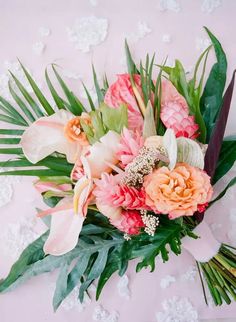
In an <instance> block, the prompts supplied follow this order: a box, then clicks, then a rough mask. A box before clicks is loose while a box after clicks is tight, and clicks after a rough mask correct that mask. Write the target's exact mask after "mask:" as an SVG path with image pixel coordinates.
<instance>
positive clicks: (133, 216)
mask: <svg viewBox="0 0 236 322" xmlns="http://www.w3.org/2000/svg"><path fill="white" fill-rule="evenodd" d="M110 222H111V224H112V225H113V226H115V227H116V228H117V229H119V230H120V231H123V232H124V233H126V234H129V235H138V234H139V233H140V228H143V227H145V225H144V223H143V221H142V217H141V215H140V212H139V211H137V210H123V211H122V212H121V216H120V217H119V218H118V219H115V220H114V219H113V220H110Z"/></svg>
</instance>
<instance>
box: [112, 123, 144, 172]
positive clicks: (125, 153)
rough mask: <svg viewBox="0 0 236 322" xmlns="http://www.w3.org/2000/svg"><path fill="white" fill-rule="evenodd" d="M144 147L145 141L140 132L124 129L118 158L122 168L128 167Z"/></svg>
mask: <svg viewBox="0 0 236 322" xmlns="http://www.w3.org/2000/svg"><path fill="white" fill-rule="evenodd" d="M143 145H144V139H143V137H142V135H141V133H140V132H138V131H136V132H133V131H129V130H128V129H126V128H125V129H124V130H123V132H122V134H121V140H120V144H119V150H118V152H117V157H118V159H119V160H120V161H121V166H122V167H123V168H125V167H126V165H127V164H129V163H130V162H132V161H133V159H134V158H135V157H136V156H137V155H138V153H139V150H140V149H141V148H142V147H143Z"/></svg>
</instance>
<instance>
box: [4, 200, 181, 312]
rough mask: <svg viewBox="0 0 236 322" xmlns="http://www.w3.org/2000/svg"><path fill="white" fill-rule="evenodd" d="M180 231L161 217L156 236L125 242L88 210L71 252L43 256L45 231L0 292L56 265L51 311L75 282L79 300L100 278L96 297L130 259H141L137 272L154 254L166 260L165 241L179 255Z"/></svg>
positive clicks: (11, 272)
mask: <svg viewBox="0 0 236 322" xmlns="http://www.w3.org/2000/svg"><path fill="white" fill-rule="evenodd" d="M52 205H55V203H53V204H52ZM181 233H183V228H182V226H181V225H179V224H176V223H175V222H174V221H169V220H167V219H165V218H163V219H161V224H160V227H158V228H157V232H156V234H155V236H153V237H151V236H149V235H147V234H140V235H137V236H134V237H133V238H132V239H131V240H130V241H126V240H124V238H123V234H122V233H121V232H119V231H118V230H116V229H115V228H114V227H113V226H111V225H110V224H109V223H108V221H107V219H106V218H105V217H104V216H102V215H101V214H99V213H95V212H92V211H89V213H88V216H87V219H86V222H85V225H84V227H83V229H82V231H81V235H80V239H79V241H78V244H77V246H76V247H75V248H74V249H73V250H72V251H70V252H68V253H67V254H65V255H62V256H52V255H45V254H44V253H43V245H44V242H45V240H46V238H47V236H48V232H47V233H45V234H44V235H42V236H41V237H40V238H39V239H38V240H36V241H35V242H33V243H32V244H30V245H29V246H28V247H27V248H26V249H25V250H24V252H23V253H22V255H21V256H20V258H19V260H18V261H17V262H16V263H15V264H14V265H13V267H12V269H11V271H10V273H9V275H8V276H7V277H6V279H5V280H2V281H1V282H0V292H5V291H8V290H11V289H13V288H15V287H16V286H18V285H20V284H22V283H23V282H25V281H26V280H28V279H30V278H31V277H33V276H36V275H39V274H43V273H45V272H50V271H53V270H55V269H57V268H59V269H60V272H59V275H58V280H57V286H56V290H55V294H54V298H53V306H54V310H56V309H57V308H58V307H59V305H60V304H61V302H62V301H63V300H64V299H65V297H66V296H68V295H69V294H70V292H71V291H72V290H73V289H74V288H75V287H76V286H77V285H80V292H79V299H80V301H82V300H83V297H84V292H86V291H87V289H88V287H89V285H90V284H91V283H92V282H93V281H94V280H95V279H99V281H98V287H97V298H98V297H99V295H100V293H101V291H102V289H103V287H104V285H105V284H106V282H107V281H108V279H109V278H110V277H111V276H112V274H113V273H114V272H116V271H119V274H120V275H122V274H124V272H125V270H126V268H127V265H128V262H129V260H131V259H134V258H140V259H141V262H140V263H139V264H138V266H137V271H139V270H140V269H141V268H143V267H147V266H150V267H151V270H153V269H154V268H155V257H156V256H157V255H158V254H159V253H161V255H162V258H163V260H164V261H165V260H168V251H167V249H166V247H167V244H168V245H169V246H170V247H171V250H172V251H173V252H174V253H175V254H177V255H178V254H179V253H180V234H181Z"/></svg>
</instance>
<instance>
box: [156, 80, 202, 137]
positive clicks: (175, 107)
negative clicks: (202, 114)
mask: <svg viewBox="0 0 236 322" xmlns="http://www.w3.org/2000/svg"><path fill="white" fill-rule="evenodd" d="M161 86H162V87H161V115H160V116H161V120H162V122H163V123H164V125H165V126H166V127H167V128H169V129H173V130H174V132H175V135H176V137H179V136H184V137H188V138H191V139H194V138H196V137H197V136H198V134H199V133H198V132H197V131H198V128H199V127H198V124H196V123H195V120H194V116H190V115H189V108H188V105H187V102H186V100H185V98H184V97H183V96H182V95H180V94H179V93H178V91H177V89H176V88H175V87H174V85H173V84H172V83H171V82H170V81H168V80H164V81H162V83H161Z"/></svg>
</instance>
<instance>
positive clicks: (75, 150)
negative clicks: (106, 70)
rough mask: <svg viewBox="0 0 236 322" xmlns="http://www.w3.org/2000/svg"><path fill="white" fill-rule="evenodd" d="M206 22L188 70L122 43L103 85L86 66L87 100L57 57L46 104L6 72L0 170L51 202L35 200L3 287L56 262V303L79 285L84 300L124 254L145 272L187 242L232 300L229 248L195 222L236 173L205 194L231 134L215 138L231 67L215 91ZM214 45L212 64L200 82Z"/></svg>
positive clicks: (212, 286) (221, 64)
mask: <svg viewBox="0 0 236 322" xmlns="http://www.w3.org/2000/svg"><path fill="white" fill-rule="evenodd" d="M205 29H206V32H207V33H208V35H209V37H210V39H211V42H212V45H211V46H209V47H208V48H207V49H206V50H205V51H204V52H203V53H202V54H201V56H200V57H199V59H198V61H197V63H196V65H195V68H194V71H193V75H188V74H187V73H186V72H185V70H184V68H183V66H182V64H181V62H180V61H179V60H176V61H175V65H174V66H173V67H169V66H166V64H165V63H163V64H161V65H157V64H156V63H155V56H153V57H149V55H147V56H146V60H145V62H144V63H143V62H142V61H141V62H140V64H139V65H138V66H137V65H136V64H135V63H134V61H133V59H132V57H131V54H130V50H129V47H128V45H127V43H126V45H125V49H126V56H127V65H128V73H127V74H121V75H118V79H117V80H116V81H115V82H114V83H113V84H112V85H109V83H108V80H107V77H106V76H105V77H104V79H103V85H102V86H100V85H99V82H98V79H97V75H96V72H95V70H94V68H93V77H94V85H95V88H96V92H97V98H98V104H95V103H94V102H93V100H92V98H91V96H90V94H89V91H88V90H87V88H86V86H85V85H84V89H85V91H86V93H87V98H88V103H89V105H90V107H89V109H86V107H85V106H84V104H82V102H81V101H80V100H79V99H78V97H76V95H75V94H74V93H73V92H72V91H71V90H70V89H69V88H68V87H67V85H66V84H65V82H64V81H63V79H62V78H61V76H60V74H59V73H58V68H57V67H56V66H55V65H52V72H53V73H54V75H55V77H56V79H57V81H58V83H59V86H60V90H59V89H57V88H56V87H55V86H54V84H53V82H52V81H51V78H50V75H49V73H48V71H47V70H46V72H45V77H46V82H47V85H48V89H49V91H50V93H51V95H52V97H53V99H54V102H55V106H52V104H50V103H49V101H48V100H47V99H46V97H45V96H44V94H43V93H42V91H41V90H40V89H39V87H38V86H37V84H36V83H35V81H34V80H33V78H32V77H31V75H30V74H29V72H28V71H27V69H26V68H25V67H24V66H23V65H22V69H23V71H24V74H25V76H26V78H27V79H28V82H29V84H30V85H31V87H32V90H33V92H34V95H30V94H29V92H28V91H27V89H26V88H25V87H24V86H23V85H22V83H21V82H20V81H19V80H18V79H17V77H16V76H15V75H13V74H12V81H11V82H10V83H9V90H10V93H11V95H12V99H13V101H14V102H15V105H16V106H14V103H12V102H8V101H6V100H5V99H4V98H2V97H0V109H1V111H2V112H1V114H0V120H1V121H3V122H7V123H10V124H12V125H16V126H11V128H10V129H9V128H7V129H6V128H5V129H0V134H1V138H0V144H1V145H8V147H4V148H1V149H0V154H6V155H10V157H9V159H8V160H6V161H3V162H1V164H0V166H1V167H6V168H11V169H12V168H14V169H13V170H7V169H6V171H5V172H2V173H0V175H28V176H34V177H37V178H38V179H37V180H36V181H35V183H34V186H35V187H36V189H37V190H38V191H39V192H40V193H41V194H42V196H43V199H44V201H45V203H46V204H47V205H48V208H47V209H46V210H41V209H38V217H39V218H42V220H43V221H44V222H45V224H46V225H47V226H48V231H46V232H45V233H44V234H43V235H42V236H41V237H39V238H38V239H37V240H35V241H34V242H33V243H32V244H30V245H29V246H28V247H27V248H26V249H25V250H24V251H23V253H22V254H21V256H20V257H19V259H18V260H17V261H16V263H15V264H14V265H13V266H12V268H11V271H10V272H9V275H8V276H7V277H6V278H5V279H3V280H1V281H0V292H5V291H8V290H11V289H13V288H14V287H16V286H18V285H19V284H21V283H23V282H24V281H26V280H27V279H29V278H31V277H32V276H35V275H38V274H42V273H45V272H49V271H52V270H55V269H57V268H59V275H58V279H57V284H56V290H55V294H54V298H53V306H54V309H55V310H56V309H57V308H58V307H59V305H60V304H61V302H62V301H63V300H64V299H65V297H66V296H67V295H68V294H69V293H70V292H71V291H72V290H73V289H74V288H75V287H76V286H77V285H79V286H80V292H79V300H80V301H83V297H84V293H85V292H87V290H88V287H89V286H90V284H91V283H93V282H94V281H95V280H97V284H96V287H97V294H96V297H97V298H98V297H99V295H100V293H101V291H102V289H103V287H104V285H105V283H106V282H107V281H108V279H109V278H110V277H111V275H112V274H113V273H114V272H116V271H118V272H119V274H120V275H122V274H124V273H125V271H126V269H127V266H128V263H129V261H130V260H132V259H138V260H139V263H138V264H137V272H138V271H140V270H141V269H142V268H146V267H148V266H150V268H151V271H153V270H154V268H155V258H156V256H157V255H160V256H161V257H162V259H163V261H167V260H168V253H169V252H170V251H171V252H173V253H175V254H176V255H179V254H180V253H181V248H182V247H184V248H185V249H187V250H189V251H190V252H191V253H192V254H193V256H194V257H195V259H196V261H197V263H198V268H199V273H200V277H201V281H202V284H203V286H204V283H205V284H207V286H208V288H209V290H210V293H211V295H212V297H213V299H214V302H215V304H216V305H221V304H222V302H223V301H225V302H226V303H227V304H229V303H230V302H231V300H232V299H233V300H235V299H236V255H235V253H234V252H233V249H234V248H233V247H232V246H229V245H224V244H220V243H219V242H218V241H216V240H215V239H214V237H213V235H212V234H211V232H210V230H209V228H208V226H207V224H206V223H205V222H204V220H203V217H204V213H205V211H206V210H207V209H208V208H209V207H210V206H211V205H212V204H213V203H214V202H216V201H217V200H219V199H220V198H221V197H223V195H224V194H225V193H226V191H227V189H228V188H229V187H231V186H232V185H233V184H235V183H236V178H233V179H232V180H231V181H230V182H229V183H228V185H227V186H226V187H225V189H224V190H223V191H222V192H221V193H220V195H219V196H218V197H216V198H215V199H214V200H213V199H212V195H213V185H214V184H215V183H216V182H217V181H218V180H219V179H220V178H221V177H222V176H223V175H224V174H226V173H227V172H228V171H229V169H230V168H231V167H232V166H233V164H234V161H235V159H236V137H235V136H231V137H228V138H225V139H224V138H223V137H224V131H225V127H226V123H227V117H228V113H229V108H230V102H231V97H232V92H233V84H234V76H233V78H232V81H231V82H230V84H229V87H228V88H227V90H226V91H225V93H224V87H225V82H226V69H227V61H226V56H225V53H224V51H223V49H222V47H221V45H220V43H219V41H218V40H217V39H216V38H215V36H214V35H213V34H212V33H211V32H210V31H209V30H208V29H207V28H205ZM212 48H213V49H214V50H215V54H216V63H215V64H214V65H213V67H212V68H211V70H210V73H209V76H208V78H207V80H206V82H205V81H204V75H205V69H206V62H207V57H208V54H209V52H210V50H211V49H212ZM156 71H157V72H156ZM155 73H156V75H155V76H154V74H155ZM13 83H14V86H13ZM223 93H224V94H223ZM95 105H97V106H95ZM11 155H12V156H13V157H11ZM16 156H17V157H16ZM203 290H204V287H203Z"/></svg>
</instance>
